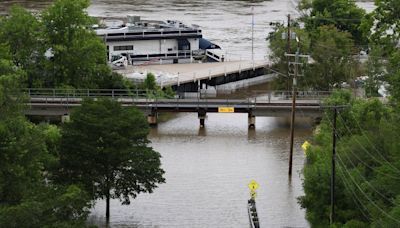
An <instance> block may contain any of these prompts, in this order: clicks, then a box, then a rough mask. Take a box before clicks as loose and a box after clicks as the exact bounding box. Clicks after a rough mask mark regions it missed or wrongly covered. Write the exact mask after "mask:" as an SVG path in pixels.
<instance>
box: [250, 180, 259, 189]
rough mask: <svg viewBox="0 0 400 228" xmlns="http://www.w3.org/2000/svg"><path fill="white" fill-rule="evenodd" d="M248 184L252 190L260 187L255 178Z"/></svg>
mask: <svg viewBox="0 0 400 228" xmlns="http://www.w3.org/2000/svg"><path fill="white" fill-rule="evenodd" d="M248 186H249V188H250V190H251V191H255V190H257V188H258V187H260V185H259V184H258V183H257V182H256V181H255V180H252V181H251V182H250V184H249V185H248Z"/></svg>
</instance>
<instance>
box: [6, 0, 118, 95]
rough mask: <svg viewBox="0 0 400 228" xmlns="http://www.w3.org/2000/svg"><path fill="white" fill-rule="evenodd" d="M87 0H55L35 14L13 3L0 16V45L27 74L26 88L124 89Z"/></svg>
mask: <svg viewBox="0 0 400 228" xmlns="http://www.w3.org/2000/svg"><path fill="white" fill-rule="evenodd" d="M88 6H89V1H88V0H56V1H55V2H54V4H52V5H51V6H49V7H48V8H47V9H45V10H44V11H43V12H42V13H41V15H40V16H34V15H32V13H30V12H28V11H27V10H25V9H23V8H21V7H18V6H14V7H12V9H11V11H10V15H9V16H8V17H3V18H1V20H0V43H2V44H5V45H8V46H9V47H10V50H11V54H12V60H13V62H14V63H15V64H16V65H17V66H18V67H20V68H21V69H23V70H24V71H25V72H26V73H27V86H29V87H41V88H43V87H47V88H48V87H74V88H110V89H112V88H125V87H126V83H125V82H124V80H123V78H122V77H121V76H118V77H117V76H116V75H115V73H112V72H111V69H110V67H109V66H108V65H107V54H106V47H105V44H104V43H103V41H102V40H101V39H100V38H98V37H97V36H96V34H95V32H94V31H93V30H92V29H91V25H92V24H93V23H94V22H95V20H94V19H93V18H92V17H90V16H89V15H88V14H87V12H86V8H87V7H88Z"/></svg>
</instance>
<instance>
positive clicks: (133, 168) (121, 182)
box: [60, 99, 164, 207]
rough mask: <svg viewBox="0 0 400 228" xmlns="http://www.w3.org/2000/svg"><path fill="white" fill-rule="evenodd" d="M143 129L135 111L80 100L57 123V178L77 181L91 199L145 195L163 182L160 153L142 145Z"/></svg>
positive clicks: (114, 104) (125, 201)
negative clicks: (59, 132)
mask: <svg viewBox="0 0 400 228" xmlns="http://www.w3.org/2000/svg"><path fill="white" fill-rule="evenodd" d="M148 131H149V129H148V124H147V122H146V119H145V118H144V116H143V114H142V113H141V112H139V111H138V110H137V109H135V108H123V107H121V105H120V104H119V103H118V102H115V101H112V100H108V99H104V100H99V101H93V100H86V101H85V102H84V103H83V105H82V106H81V107H79V108H77V109H76V110H74V112H73V114H72V116H71V122H69V123H67V124H65V125H64V126H63V137H62V143H61V156H60V157H61V167H62V169H61V170H60V172H61V173H60V181H61V182H72V183H81V185H82V186H84V188H85V189H86V190H87V191H88V192H91V193H92V197H93V199H97V198H106V199H110V198H113V199H114V198H116V199H120V200H121V201H122V203H123V204H129V203H130V197H132V198H135V197H136V196H137V194H139V193H141V192H150V193H151V192H152V191H153V189H154V188H156V187H157V184H158V183H163V182H164V178H163V177H162V175H163V173H164V171H163V170H162V169H161V168H160V165H161V163H160V154H159V153H157V152H156V151H154V150H153V149H152V148H151V147H148V145H147V144H148V143H149V141H148V140H147V134H148ZM107 202H108V200H107ZM108 206H109V205H107V207H108Z"/></svg>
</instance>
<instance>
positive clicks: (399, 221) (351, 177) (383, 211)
mask: <svg viewBox="0 0 400 228" xmlns="http://www.w3.org/2000/svg"><path fill="white" fill-rule="evenodd" d="M338 158H339V160H338V161H339V163H342V167H343V168H344V170H345V171H346V173H347V174H348V176H349V177H350V180H351V181H352V182H353V183H354V185H355V186H356V187H357V188H358V189H359V190H360V192H361V193H362V194H363V195H364V196H365V198H366V199H367V200H368V201H369V202H370V203H371V204H372V205H373V206H375V207H376V208H377V209H378V210H379V211H381V212H382V213H383V214H384V215H386V216H387V217H388V218H390V219H392V220H393V221H395V222H397V223H398V224H400V220H397V219H396V218H394V217H393V216H391V215H390V214H388V213H387V212H386V211H385V210H383V209H382V208H381V207H379V206H378V205H377V204H376V203H375V202H374V201H373V200H371V198H370V197H369V196H368V195H367V194H366V193H365V192H364V190H362V188H361V187H360V186H359V185H358V184H357V182H356V181H355V180H354V178H353V176H352V175H351V174H350V172H349V171H348V170H347V168H346V166H345V165H344V163H343V161H342V159H341V157H340V156H338Z"/></svg>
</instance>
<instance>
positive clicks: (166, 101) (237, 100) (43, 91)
mask: <svg viewBox="0 0 400 228" xmlns="http://www.w3.org/2000/svg"><path fill="white" fill-rule="evenodd" d="M24 91H25V93H26V95H27V96H28V97H30V98H31V102H37V103H41V102H44V103H71V104H72V103H80V102H81V100H82V99H83V98H101V97H108V98H113V99H117V100H118V101H120V102H122V103H130V104H131V103H137V104H140V103H143V102H145V103H147V104H151V105H152V106H153V107H155V108H156V107H157V106H158V105H170V106H176V107H180V106H184V105H185V104H188V103H192V104H193V103H196V104H197V105H198V107H200V106H201V107H207V105H209V104H212V103H215V102H218V103H219V104H226V105H227V106H235V105H239V106H244V105H247V106H248V107H249V108H251V107H255V106H257V104H260V103H279V102H280V101H286V102H287V101H288V100H291V99H292V96H293V93H292V92H291V91H267V92H266V91H251V92H250V93H246V94H244V96H245V97H233V96H229V95H227V96H225V97H217V98H204V97H202V96H201V94H200V93H198V96H197V97H193V98H189V99H183V98H180V97H177V96H175V97H166V96H165V94H163V93H160V92H154V91H149V90H126V89H48V88H35V89H33V88H28V89H25V90H24ZM330 94H331V92H330V91H298V92H297V93H296V96H297V99H298V100H309V101H310V102H311V103H320V102H321V100H322V99H323V98H325V97H327V96H329V95H330Z"/></svg>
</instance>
